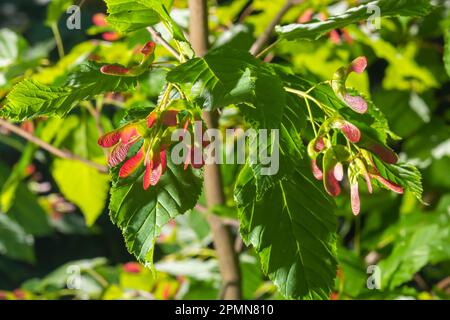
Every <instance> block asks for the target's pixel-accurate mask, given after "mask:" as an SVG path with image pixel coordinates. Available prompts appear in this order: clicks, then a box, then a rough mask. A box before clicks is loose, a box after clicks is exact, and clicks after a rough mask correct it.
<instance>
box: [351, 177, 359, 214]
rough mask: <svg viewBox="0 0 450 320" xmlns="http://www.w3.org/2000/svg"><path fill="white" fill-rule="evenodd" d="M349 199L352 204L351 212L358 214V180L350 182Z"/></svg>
mask: <svg viewBox="0 0 450 320" xmlns="http://www.w3.org/2000/svg"><path fill="white" fill-rule="evenodd" d="M350 200H351V204H352V212H353V214H354V215H355V216H356V215H358V214H359V211H360V207H361V204H360V200H359V187H358V182H356V183H354V184H352V185H351V186H350Z"/></svg>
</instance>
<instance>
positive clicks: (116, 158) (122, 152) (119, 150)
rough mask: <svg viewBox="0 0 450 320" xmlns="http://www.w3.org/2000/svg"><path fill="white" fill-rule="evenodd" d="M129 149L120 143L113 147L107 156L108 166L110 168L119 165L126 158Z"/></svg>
mask: <svg viewBox="0 0 450 320" xmlns="http://www.w3.org/2000/svg"><path fill="white" fill-rule="evenodd" d="M129 148H130V147H129V146H128V145H126V144H121V143H120V144H118V145H117V146H115V147H114V149H112V151H111V153H110V155H109V158H108V164H109V165H110V166H111V167H115V166H117V165H118V164H120V163H121V162H122V161H123V160H125V158H126V157H127V154H128V149H129Z"/></svg>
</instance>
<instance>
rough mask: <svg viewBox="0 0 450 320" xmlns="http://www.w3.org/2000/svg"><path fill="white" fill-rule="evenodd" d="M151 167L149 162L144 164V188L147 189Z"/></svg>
mask: <svg viewBox="0 0 450 320" xmlns="http://www.w3.org/2000/svg"><path fill="white" fill-rule="evenodd" d="M152 171H153V170H152V167H151V166H150V163H148V164H147V165H146V166H145V172H144V190H147V189H148V187H150V177H151V175H152Z"/></svg>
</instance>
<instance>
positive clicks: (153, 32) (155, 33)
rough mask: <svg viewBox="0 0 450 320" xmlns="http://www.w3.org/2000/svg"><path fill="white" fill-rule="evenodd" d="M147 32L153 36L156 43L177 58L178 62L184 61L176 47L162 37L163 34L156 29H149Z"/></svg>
mask: <svg viewBox="0 0 450 320" xmlns="http://www.w3.org/2000/svg"><path fill="white" fill-rule="evenodd" d="M147 31H148V32H149V33H150V34H151V36H152V38H153V40H155V42H157V43H159V44H160V45H162V46H163V47H164V48H166V49H167V50H168V51H169V52H170V53H171V54H172V55H173V56H174V57H175V58H177V60H178V61H181V60H182V59H181V56H180V54H179V53H178V51H177V50H176V49H175V48H174V47H172V46H171V45H170V44H169V43H168V42H167V41H166V40H164V38H163V37H162V36H161V34H160V33H159V32H158V31H156V29H155V28H153V27H147Z"/></svg>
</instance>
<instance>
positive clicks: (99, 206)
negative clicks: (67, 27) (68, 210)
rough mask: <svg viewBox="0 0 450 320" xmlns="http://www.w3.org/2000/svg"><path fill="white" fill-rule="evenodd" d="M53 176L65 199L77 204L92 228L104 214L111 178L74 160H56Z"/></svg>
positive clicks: (87, 223)
mask: <svg viewBox="0 0 450 320" xmlns="http://www.w3.org/2000/svg"><path fill="white" fill-rule="evenodd" d="M52 174H53V177H54V178H55V181H56V183H57V184H58V187H59V189H60V190H61V192H62V193H63V194H64V197H65V198H66V199H67V200H69V201H71V202H73V203H74V204H76V205H77V206H78V207H79V208H80V209H81V212H82V213H83V215H84V217H85V219H86V225H87V226H92V225H93V224H94V222H95V221H96V220H97V218H98V216H99V215H100V214H101V213H102V212H103V208H104V206H105V201H106V200H107V195H108V189H109V177H108V176H107V175H105V174H102V173H99V172H98V170H97V169H95V168H92V167H90V166H88V165H86V164H84V163H81V162H79V161H74V160H66V159H55V160H54V162H53V166H52Z"/></svg>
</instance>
